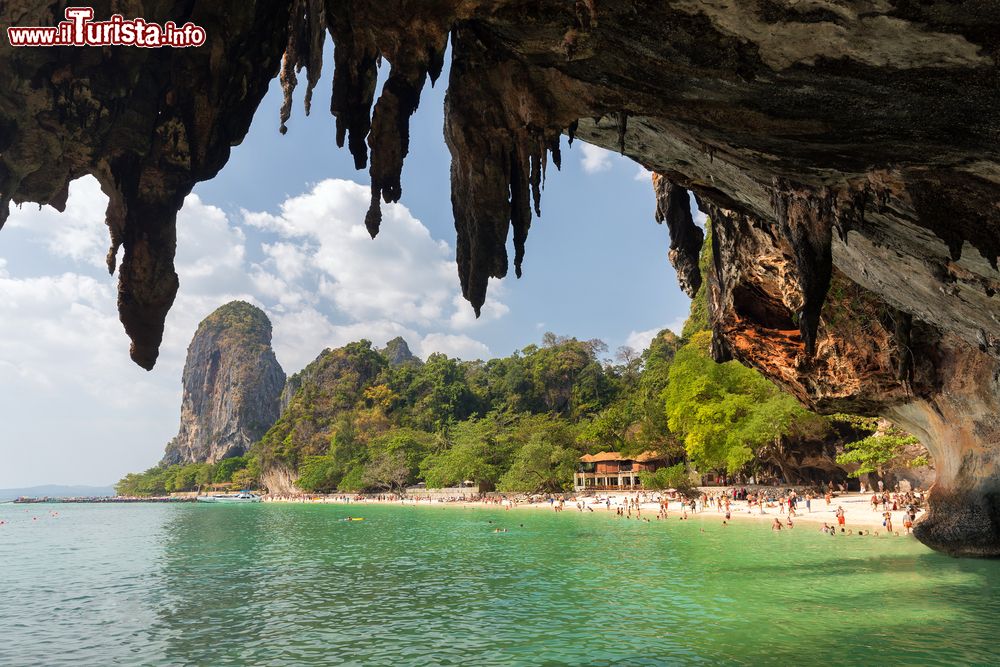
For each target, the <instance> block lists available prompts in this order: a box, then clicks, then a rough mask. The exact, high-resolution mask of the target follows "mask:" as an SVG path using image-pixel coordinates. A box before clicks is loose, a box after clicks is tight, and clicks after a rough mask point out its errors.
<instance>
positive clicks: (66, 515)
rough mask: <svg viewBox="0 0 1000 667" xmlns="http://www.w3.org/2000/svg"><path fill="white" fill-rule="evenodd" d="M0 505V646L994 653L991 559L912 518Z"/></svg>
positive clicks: (3, 660)
mask: <svg viewBox="0 0 1000 667" xmlns="http://www.w3.org/2000/svg"><path fill="white" fill-rule="evenodd" d="M53 512H57V513H58V514H57V515H53ZM348 516H355V517H364V519H365V520H364V521H347V522H345V521H343V519H344V518H345V517H348ZM0 520H4V521H6V522H7V523H6V524H5V525H2V526H0V665H74V666H79V665H212V666H221V665H241V666H243V665H269V666H271V665H341V664H342V665H511V664H523V665H563V664H565V665H660V664H713V665H714V664H720V663H723V664H751V665H754V664H782V665H784V664H802V665H812V664H827V665H830V664H866V665H872V664H874V665H886V664H920V665H930V664H971V663H975V664H997V663H998V662H1000V651H998V647H1000V641H998V640H1000V562H994V561H978V560H956V559H952V558H948V557H945V556H941V555H938V554H935V553H933V552H931V551H930V550H928V549H926V548H925V547H923V546H922V545H920V544H919V543H918V542H916V541H915V540H913V539H904V538H888V539H887V538H882V539H876V538H868V537H857V536H837V537H829V536H827V535H823V534H821V533H819V531H818V530H817V529H816V528H815V527H810V526H807V525H804V524H800V525H799V526H797V527H796V528H795V529H794V530H792V531H782V532H781V533H777V534H774V533H772V532H771V531H770V530H769V528H768V525H767V524H766V523H758V522H750V521H745V522H737V523H734V524H732V525H730V526H729V527H722V526H721V524H720V522H719V521H718V519H715V518H712V519H706V520H704V521H702V520H689V521H686V522H682V521H678V520H676V519H675V518H674V517H671V519H670V520H669V521H667V522H657V521H653V522H652V523H648V524H647V523H644V522H642V523H640V522H637V521H635V520H632V521H626V520H621V519H617V518H615V517H614V516H609V515H602V514H594V515H591V514H589V513H588V514H586V515H580V514H579V513H577V512H575V511H569V510H567V511H565V512H563V513H559V514H556V513H554V512H548V511H518V510H515V511H509V512H505V511H502V510H486V509H474V510H473V509H468V510H466V509H456V508H440V507H438V508H435V507H410V508H402V507H388V506H364V505H352V506H345V505H272V504H259V505H236V506H225V505H208V504H201V505H67V504H63V505H32V506H19V505H9V504H7V505H0ZM491 522H492V523H491ZM522 524H523V526H522ZM497 526H503V527H506V528H508V529H509V532H507V533H500V534H495V533H493V532H492V531H493V529H494V528H495V527H497ZM702 530H704V532H702Z"/></svg>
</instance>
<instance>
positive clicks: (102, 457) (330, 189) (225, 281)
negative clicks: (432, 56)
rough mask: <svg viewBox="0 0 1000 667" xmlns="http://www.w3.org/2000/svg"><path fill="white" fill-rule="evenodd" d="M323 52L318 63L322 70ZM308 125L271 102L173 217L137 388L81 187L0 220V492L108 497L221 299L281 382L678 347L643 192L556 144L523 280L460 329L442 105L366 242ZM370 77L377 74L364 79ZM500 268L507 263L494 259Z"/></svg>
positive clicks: (354, 196)
mask: <svg viewBox="0 0 1000 667" xmlns="http://www.w3.org/2000/svg"><path fill="white" fill-rule="evenodd" d="M329 50H330V49H329V45H328V51H329ZM331 55H332V54H331V53H328V54H327V56H328V57H327V59H326V63H327V67H326V68H325V72H326V76H324V77H323V79H322V80H321V81H320V83H319V85H318V86H317V89H316V95H318V96H320V98H321V99H320V102H319V103H318V104H315V105H313V106H314V111H313V114H312V115H311V116H309V117H306V116H305V115H304V112H303V108H302V93H303V92H304V91H303V90H300V91H298V94H297V95H296V99H295V106H294V108H293V112H292V119H291V121H289V123H288V127H289V130H288V133H287V134H286V135H284V136H282V135H280V134H279V132H278V110H279V107H280V104H281V90H280V87H279V85H278V82H277V80H275V81H272V82H271V87H270V89H269V91H268V94H267V97H266V98H265V99H264V101H263V102H262V104H261V106H260V108H259V109H258V110H257V114H256V116H255V118H254V121H253V125H252V126H251V128H250V132H249V133H248V135H247V137H246V138H245V140H244V141H243V143H242V144H241V145H240V146H237V147H235V148H234V149H233V152H232V156H231V158H230V160H229V163H228V164H227V165H226V166H225V167H224V168H223V170H222V171H221V172H220V173H219V174H218V176H216V178H215V179H213V180H211V181H208V182H205V183H201V184H199V185H197V186H196V187H195V188H194V191H193V192H192V194H191V195H189V196H188V198H187V199H186V200H185V203H184V207H183V208H182V209H181V212H180V214H179V215H178V234H177V236H178V239H177V245H178V249H177V273H178V275H179V277H180V291H179V293H178V296H177V300H176V301H175V303H174V306H173V309H172V310H171V312H170V314H169V316H168V318H167V323H166V331H165V335H164V340H163V344H162V346H161V349H160V358H159V361H158V362H157V365H156V368H155V369H154V370H153V371H151V372H147V371H144V370H142V369H141V368H139V367H138V366H136V365H135V364H133V363H132V362H131V360H130V359H129V357H128V339H127V337H126V336H125V333H124V331H123V330H122V327H121V324H120V323H119V321H118V315H117V311H116V306H115V299H116V281H117V276H115V277H112V276H109V275H108V273H107V270H106V268H105V266H104V255H105V253H106V252H107V247H108V245H109V240H108V235H107V228H106V227H105V225H104V212H105V207H106V204H107V198H106V197H105V196H104V195H103V193H101V190H100V187H99V186H98V184H97V182H96V180H95V179H93V178H92V177H84V178H81V179H79V180H77V181H74V182H73V183H72V184H71V185H70V197H69V202H68V204H67V207H66V211H65V212H63V213H58V212H57V211H55V210H54V209H52V208H50V207H47V206H45V207H38V206H35V205H24V206H22V207H20V208H19V207H16V206H14V205H11V215H10V218H9V220H8V221H7V225H6V226H5V227H4V229H3V230H2V231H0V488H4V487H22V486H30V485H36V484H95V485H109V484H112V483H113V482H115V481H117V480H118V479H120V478H121V477H122V476H123V475H124V474H125V473H127V472H132V471H138V470H145V469H146V468H149V467H151V466H152V465H154V464H155V463H156V462H157V461H158V460H159V459H160V458H161V456H162V454H163V449H164V446H165V445H166V443H167V442H168V441H169V440H170V439H171V438H172V437H173V436H174V435H175V434H176V433H177V430H178V426H179V416H180V400H181V373H182V370H183V364H184V356H185V354H186V350H187V345H188V343H189V342H190V339H191V336H192V335H193V334H194V331H195V329H196V328H197V325H198V322H199V321H200V320H201V319H202V318H204V317H205V316H206V315H208V314H209V313H211V312H212V311H213V310H214V309H215V308H217V307H218V306H221V305H222V304H224V303H226V302H228V301H231V300H233V299H244V300H247V301H250V302H252V303H254V304H256V305H258V306H260V307H261V308H263V309H264V311H265V312H266V313H267V314H268V316H269V317H270V319H271V321H272V323H273V326H274V341H273V344H274V348H275V353H276V354H277V357H278V360H279V362H280V363H281V365H282V367H283V368H284V369H285V372H286V373H288V374H289V375H291V374H292V373H294V372H296V371H298V370H299V369H301V368H302V367H303V366H304V365H305V364H307V363H309V362H310V361H311V360H313V359H314V358H315V357H316V356H317V355H318V354H319V353H320V352H321V351H322V350H323V349H324V348H327V347H337V346H340V345H343V344H344V343H347V342H350V341H353V340H358V339H361V338H367V339H369V340H371V341H372V342H373V343H374V344H375V345H376V346H383V345H384V344H385V343H386V341H388V340H389V339H391V338H394V337H395V336H403V337H404V338H405V339H406V340H407V342H408V343H409V344H410V347H411V349H413V351H414V353H416V354H417V355H419V356H422V357H426V356H427V355H428V354H430V353H432V352H443V353H446V354H448V355H449V356H454V357H459V358H462V359H476V358H489V357H491V356H505V355H509V354H510V353H512V352H513V351H515V350H518V349H521V348H523V347H525V346H526V345H529V344H532V343H538V342H539V341H540V339H541V337H542V334H543V333H544V332H546V331H552V332H555V333H557V334H559V335H566V336H575V337H577V338H580V339H591V338H600V339H602V340H604V341H605V342H606V343H607V344H608V346H609V348H610V350H611V351H612V352H613V351H614V350H615V349H617V348H618V346H621V345H629V346H631V347H633V348H636V349H642V348H644V347H645V346H646V345H647V344H648V342H649V340H650V339H651V338H652V336H653V335H654V334H655V333H656V332H657V331H659V330H660V329H663V328H672V329H674V330H675V331H679V328H680V326H681V324H682V322H683V320H684V318H685V317H686V315H687V311H688V306H689V300H688V299H687V297H686V296H684V294H683V293H682V292H681V291H680V290H679V289H678V287H677V281H676V277H675V274H674V271H673V269H672V268H671V267H670V264H669V262H668V261H667V251H668V247H669V237H668V234H667V230H666V227H665V226H662V225H657V224H656V223H655V221H654V218H653V213H654V207H655V201H654V197H653V190H652V186H651V183H650V174H649V173H648V172H647V171H645V170H644V169H642V168H641V167H639V166H638V165H636V164H635V163H633V162H631V161H629V160H627V159H625V158H623V157H621V156H619V155H617V154H614V153H610V152H608V151H605V150H603V149H600V148H596V147H593V146H589V145H587V144H583V143H582V142H574V144H573V146H572V147H571V148H570V147H568V146H567V143H566V138H565V137H563V146H562V150H563V160H562V170H561V171H560V172H557V171H555V170H554V169H550V170H549V172H548V180H547V182H546V184H545V190H544V193H543V195H542V217H541V218H540V219H536V220H534V222H533V224H532V227H531V231H530V234H529V237H528V243H527V252H526V256H525V261H524V276H523V277H522V278H521V279H520V280H517V279H515V278H514V276H513V274H514V272H513V270H511V271H510V276H509V277H508V278H506V279H504V280H501V281H496V280H494V281H492V283H491V285H490V289H489V294H488V296H487V302H486V305H485V307H484V308H483V312H482V316H481V317H480V318H479V319H478V320H477V319H476V318H475V317H474V315H473V312H472V309H471V306H469V304H468V303H467V302H465V301H464V300H463V299H462V298H461V291H460V287H459V282H458V274H457V269H456V267H455V262H454V256H455V230H454V224H453V218H452V215H451V200H450V189H449V187H450V186H449V175H448V174H449V165H450V157H449V154H448V151H447V148H446V146H445V144H444V138H443V129H442V128H443V122H444V121H443V102H444V85H445V82H447V72H445V73H444V75H443V76H442V77H441V79H440V80H439V81H438V85H437V87H436V88H433V89H432V88H430V87H428V88H427V89H426V90H425V91H424V94H423V97H422V99H421V104H420V108H419V109H418V111H417V113H416V114H415V116H414V117H413V119H412V123H411V133H410V136H411V142H410V154H409V156H408V158H407V161H406V163H405V164H404V167H403V196H402V200H401V202H400V204H395V205H390V206H385V205H383V212H384V219H383V223H382V228H381V232H380V233H379V235H378V237H377V238H376V239H374V240H372V239H371V238H370V237H369V236H368V233H367V232H366V231H365V229H364V224H363V223H364V215H365V211H366V210H367V207H368V197H369V188H368V182H369V181H368V174H367V172H366V171H361V172H359V171H355V169H354V167H353V161H352V158H351V156H350V154H349V153H348V152H347V150H346V149H338V148H337V147H336V143H335V140H334V137H335V132H334V119H333V117H332V116H330V115H329V114H328V113H326V112H325V107H326V104H325V101H324V100H322V96H323V95H325V94H327V91H329V90H330V77H331V75H332V72H331V70H332V67H331V66H330V65H331V64H332V62H333V58H332V57H331ZM386 68H387V66H383V76H384V73H385V70H386ZM509 253H510V256H511V257H513V249H512V248H511V249H510V251H509Z"/></svg>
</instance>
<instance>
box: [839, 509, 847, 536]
mask: <svg viewBox="0 0 1000 667" xmlns="http://www.w3.org/2000/svg"><path fill="white" fill-rule="evenodd" d="M846 524H847V517H846V515H845V512H844V507H843V505H837V525H838V526H840V530H841V532H843V530H844V526H845V525H846Z"/></svg>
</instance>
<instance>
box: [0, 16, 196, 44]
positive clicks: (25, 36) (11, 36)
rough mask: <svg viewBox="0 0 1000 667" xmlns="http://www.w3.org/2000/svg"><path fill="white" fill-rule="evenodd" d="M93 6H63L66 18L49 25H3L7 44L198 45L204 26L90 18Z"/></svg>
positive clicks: (112, 18) (114, 17) (119, 17)
mask: <svg viewBox="0 0 1000 667" xmlns="http://www.w3.org/2000/svg"><path fill="white" fill-rule="evenodd" d="M93 18H94V8H93V7H67V8H66V20H65V21H60V22H59V25H57V26H55V27H54V28H53V27H44V26H31V27H28V26H25V27H21V28H7V40H8V41H9V42H10V45H11V46H141V47H143V48H147V49H155V48H159V47H161V46H172V47H186V46H201V45H202V44H204V43H205V29H204V28H202V27H200V26H197V25H195V24H193V23H190V22H188V23H185V24H184V25H183V26H181V27H177V24H176V23H174V22H173V21H167V22H166V23H164V24H163V25H160V24H158V23H147V22H146V21H145V20H144V19H126V18H123V17H122V16H121V14H115V15H113V16H112V17H111V18H110V19H109V20H107V21H92V20H91V19H93Z"/></svg>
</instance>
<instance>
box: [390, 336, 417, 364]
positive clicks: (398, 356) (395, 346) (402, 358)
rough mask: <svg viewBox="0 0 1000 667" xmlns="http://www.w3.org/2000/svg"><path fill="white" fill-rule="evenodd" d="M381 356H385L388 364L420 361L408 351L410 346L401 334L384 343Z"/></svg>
mask: <svg viewBox="0 0 1000 667" xmlns="http://www.w3.org/2000/svg"><path fill="white" fill-rule="evenodd" d="M382 356H384V357H385V358H386V360H387V361H388V362H389V365H390V366H401V365H403V364H406V363H417V364H419V363H422V362H421V361H420V358H419V357H417V356H416V355H414V354H413V353H412V352H410V346H409V345H407V344H406V341H405V340H403V338H402V337H401V336H396V337H395V338H393V339H392V340H390V341H389V342H388V343H386V344H385V349H384V350H382Z"/></svg>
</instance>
